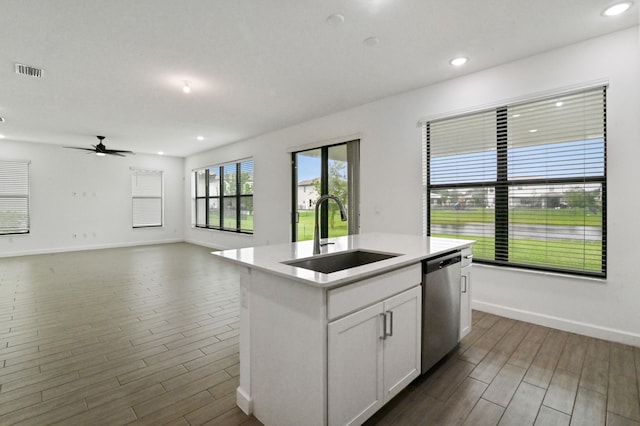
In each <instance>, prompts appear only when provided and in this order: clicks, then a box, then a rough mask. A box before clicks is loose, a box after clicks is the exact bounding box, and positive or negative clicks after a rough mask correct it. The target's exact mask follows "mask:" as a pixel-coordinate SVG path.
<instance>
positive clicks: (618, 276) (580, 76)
mask: <svg viewBox="0 0 640 426" xmlns="http://www.w3.org/2000/svg"><path fill="white" fill-rule="evenodd" d="M638 41H639V38H638V28H637V27H636V28H633V29H630V30H626V31H622V32H618V33H614V34H610V35H608V36H605V37H600V38H596V39H592V40H588V41H586V42H582V43H579V44H576V45H573V46H569V47H566V48H562V49H558V50H554V51H550V52H547V53H543V54H540V55H537V56H534V57H530V58H525V59H523V60H519V61H516V62H512V63H509V64H506V65H503V66H499V67H496V68H492V69H488V70H485V71H481V72H478V73H475V74H472V75H468V76H464V77H460V78H457V79H453V80H449V81H446V82H443V83H440V84H437V85H433V86H429V87H425V88H422V89H419V90H415V91H411V92H408V93H404V94H400V95H397V96H394V97H391V98H387V99H383V100H381V101H377V102H373V103H370V104H367V105H364V106H361V107H358V108H353V109H350V110H347V111H343V112H338V113H335V114H333V115H330V116H326V117H322V118H319V119H316V120H313V121H309V122H306V123H303V124H300V125H297V126H294V127H290V128H287V129H283V130H280V131H276V132H271V133H269V134H266V135H262V136H259V137H256V138H252V139H250V140H247V141H243V142H240V143H236V144H233V145H229V146H225V147H222V148H219V149H215V150H211V151H208V152H205V153H202V154H198V155H194V156H191V157H189V158H187V159H186V161H185V174H190V173H191V170H192V169H194V168H199V167H204V166H207V165H211V164H217V163H222V162H227V161H232V160H236V159H241V158H246V157H253V158H254V160H255V179H256V183H255V196H254V206H255V214H256V218H255V235H254V236H239V235H234V234H231V233H226V232H220V231H211V230H201V229H193V228H192V227H191V223H190V220H189V218H190V217H191V200H190V196H189V194H190V189H191V187H190V182H189V181H187V182H186V185H185V193H186V201H187V207H186V209H187V210H186V214H185V239H187V240H188V241H192V242H197V243H201V244H205V245H209V246H214V247H219V248H232V247H245V246H253V245H263V244H269V243H271V244H273V243H277V242H287V241H289V240H290V210H291V209H290V205H291V182H290V179H291V177H290V164H289V160H290V156H289V154H288V148H291V147H302V146H305V145H308V144H314V143H317V142H321V141H334V142H335V141H339V140H341V139H343V140H348V139H349V138H351V137H352V136H353V135H358V136H359V137H360V138H361V145H360V150H361V172H360V173H361V180H360V188H361V204H360V211H361V220H360V223H361V231H362V232H375V231H387V232H399V233H414V234H416V233H420V232H421V226H422V220H421V215H422V211H421V209H422V200H421V191H422V188H421V162H420V157H421V132H420V128H419V127H418V126H417V121H418V120H419V119H421V118H430V117H434V116H441V115H445V114H449V113H455V112H461V111H464V110H469V109H475V108H479V107H482V106H486V105H489V104H497V103H500V102H505V101H508V100H512V99H514V98H521V97H527V96H531V95H537V94H540V93H544V92H548V91H552V90H557V89H563V88H568V87H573V86H575V85H580V84H584V83H586V82H591V81H596V80H602V79H606V80H608V81H609V83H610V88H609V91H608V95H607V96H608V97H607V130H608V148H607V158H608V194H609V195H608V242H609V258H608V264H609V266H608V279H607V280H596V281H594V280H587V279H580V278H570V277H565V276H551V275H545V274H540V273H532V272H523V271H517V270H506V269H498V268H490V267H482V266H478V267H476V268H475V270H474V275H475V276H474V286H475V287H474V290H473V299H474V306H476V307H478V308H481V309H484V310H489V311H492V312H496V313H501V314H504V315H508V316H512V317H515V318H522V319H527V320H530V321H533V322H539V323H545V324H548V325H553V326H555V327H560V328H565V329H569V330H574V331H578V332H581V333H585V334H590V335H596V336H603V337H605V336H606V337H607V338H611V339H615V340H619V341H625V342H630V343H635V344H636V345H640V309H638V301H640V282H639V281H638V279H637V274H636V271H635V269H634V268H635V265H636V263H637V260H636V252H637V251H638V249H637V248H636V245H637V244H638V243H637V242H638V241H640V227H637V226H632V225H633V224H634V223H635V222H636V221H635V220H634V219H635V217H636V216H637V215H638V214H639V213H640V197H638V196H637V195H636V194H634V191H635V189H636V187H637V184H636V183H637V182H640V167H637V159H638V156H639V155H640V144H639V143H638V142H639V140H640V139H639V135H640V131H639V126H640V119H639V117H640V85H639V81H640V79H638V76H639V75H640V48H639V47H640V46H639V44H638ZM472 60H473V58H472ZM399 66H401V65H399ZM309 101H310V102H311V101H312V100H309Z"/></svg>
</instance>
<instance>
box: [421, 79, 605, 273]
mask: <svg viewBox="0 0 640 426" xmlns="http://www.w3.org/2000/svg"><path fill="white" fill-rule="evenodd" d="M607 88H608V87H607V85H606V84H599V85H597V86H593V87H588V88H582V89H580V90H575V91H569V92H564V93H559V94H558V93H556V94H554V95H547V96H544V97H540V98H534V99H529V100H524V101H521V102H518V103H512V104H502V105H499V106H495V107H493V108H488V109H483V110H478V111H474V112H472V113H466V114H463V115H453V116H449V117H443V118H438V119H434V120H429V121H428V120H424V121H421V124H422V140H423V188H424V192H423V214H424V227H425V229H424V231H425V233H426V235H427V236H430V235H431V210H432V207H431V204H432V201H431V193H432V191H437V190H450V189H456V188H459V189H461V188H465V189H467V188H470V189H473V188H478V189H481V190H485V189H486V188H494V197H495V198H494V201H495V207H494V221H493V226H494V232H493V237H494V244H495V249H494V259H493V260H488V259H478V258H474V262H476V263H484V264H490V265H495V266H503V267H510V268H518V269H528V270H538V271H545V272H554V273H562V274H568V275H577V276H588V277H595V278H606V276H607V161H606V160H607V117H606V111H607ZM596 90H602V107H603V112H602V114H603V115H602V128H603V135H602V145H603V154H602V169H603V170H602V174H601V175H589V174H587V173H585V174H583V175H581V176H571V177H549V176H546V177H542V178H524V179H523V178H516V177H514V178H510V177H509V170H510V169H509V164H510V162H509V158H508V157H509V139H508V129H509V127H508V126H509V116H508V108H509V107H514V106H521V105H526V104H528V103H532V104H533V103H535V102H538V101H541V100H543V101H544V100H551V99H553V98H555V97H558V96H566V95H571V94H580V93H589V92H592V91H593V92H595V91H596ZM488 111H494V112H495V114H496V125H495V128H496V138H495V139H496V141H495V150H496V170H495V171H496V176H495V180H470V181H466V182H459V181H455V182H452V183H440V184H432V183H431V166H432V164H431V127H430V126H431V123H433V122H441V121H446V120H448V119H455V118H460V117H463V116H469V115H473V114H481V113H485V112H488ZM585 142H586V140H585ZM572 184H575V185H585V186H587V185H589V184H592V185H593V184H596V185H600V191H601V209H602V230H601V239H600V240H599V241H600V242H601V268H600V272H591V271H588V270H579V269H570V268H560V267H557V266H545V265H540V264H528V263H518V262H517V261H510V260H509V244H510V243H509V239H510V238H514V237H511V235H510V214H509V213H510V212H511V207H510V196H509V191H510V189H512V188H517V187H526V186H528V185H531V186H533V185H538V186H542V185H546V186H553V185H572ZM459 235H460V236H461V237H462V238H464V237H465V235H464V234H459ZM472 238H473V237H469V238H468V239H472ZM581 241H587V240H586V239H583V240H581Z"/></svg>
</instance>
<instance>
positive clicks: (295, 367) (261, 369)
mask: <svg viewBox="0 0 640 426" xmlns="http://www.w3.org/2000/svg"><path fill="white" fill-rule="evenodd" d="M250 276H251V285H250V291H249V309H250V311H251V317H250V323H251V329H250V333H251V348H250V352H251V361H250V370H251V372H250V374H251V391H250V392H251V400H252V404H253V414H254V416H255V417H256V418H258V419H259V420H260V421H262V422H263V423H264V424H269V425H302V424H304V425H309V426H314V425H325V424H326V409H325V407H326V387H327V367H326V365H327V360H326V358H327V355H326V342H327V329H326V294H325V291H323V290H322V289H319V288H316V287H312V286H308V285H303V284H301V283H300V282H297V281H293V280H288V279H286V278H282V277H278V276H275V275H271V274H267V273H264V272H261V271H258V270H255V269H254V270H252V271H251V275H250ZM240 332H241V333H242V330H241V331H240Z"/></svg>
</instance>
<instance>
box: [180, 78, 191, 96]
mask: <svg viewBox="0 0 640 426" xmlns="http://www.w3.org/2000/svg"><path fill="white" fill-rule="evenodd" d="M183 83H184V86H182V91H183V92H184V93H191V86H189V83H190V81H189V80H184V81H183Z"/></svg>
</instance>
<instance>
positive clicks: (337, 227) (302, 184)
mask: <svg viewBox="0 0 640 426" xmlns="http://www.w3.org/2000/svg"><path fill="white" fill-rule="evenodd" d="M359 143H360V141H359V140H353V141H349V142H344V143H339V144H336V145H327V146H323V147H320V148H315V149H309V150H305V151H298V152H293V153H292V166H293V172H292V177H293V182H292V184H293V190H292V211H293V220H292V221H291V222H292V232H291V235H292V241H304V240H312V239H313V232H314V224H315V203H316V200H317V199H318V198H319V197H320V196H321V195H326V194H331V195H335V196H337V197H338V198H339V199H340V201H342V203H343V204H344V207H345V209H346V210H347V217H348V220H347V221H346V222H342V221H341V220H340V214H339V208H338V205H337V204H336V203H335V202H333V201H328V202H326V204H323V206H322V208H321V209H320V217H319V218H318V221H319V224H320V232H321V233H322V235H320V238H328V237H340V236H344V235H352V234H357V233H358V167H359V152H360V151H359Z"/></svg>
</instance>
